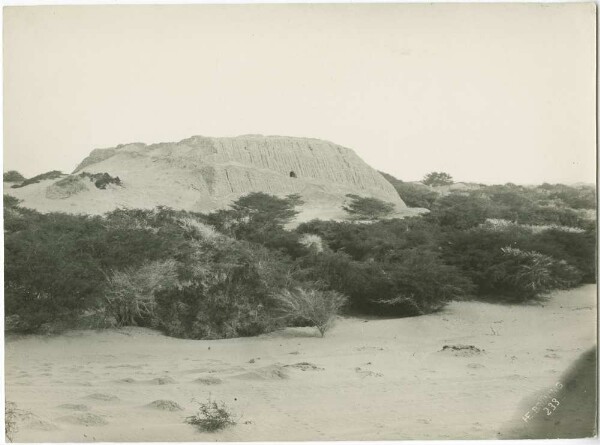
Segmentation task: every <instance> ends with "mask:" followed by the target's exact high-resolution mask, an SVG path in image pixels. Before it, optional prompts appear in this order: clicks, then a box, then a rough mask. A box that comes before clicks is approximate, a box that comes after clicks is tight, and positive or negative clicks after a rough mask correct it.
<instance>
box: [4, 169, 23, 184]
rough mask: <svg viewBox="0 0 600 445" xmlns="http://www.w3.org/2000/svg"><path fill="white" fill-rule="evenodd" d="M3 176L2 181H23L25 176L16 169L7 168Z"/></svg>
mask: <svg viewBox="0 0 600 445" xmlns="http://www.w3.org/2000/svg"><path fill="white" fill-rule="evenodd" d="M3 178H4V179H3V181H4V182H23V181H25V179H26V178H25V176H23V175H22V174H21V173H19V172H18V171H16V170H9V171H7V172H4V176H3Z"/></svg>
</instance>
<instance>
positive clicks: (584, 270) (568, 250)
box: [524, 229, 597, 283]
mask: <svg viewBox="0 0 600 445" xmlns="http://www.w3.org/2000/svg"><path fill="white" fill-rule="evenodd" d="M524 244H525V245H526V247H527V248H528V249H531V250H535V251H538V252H540V253H543V254H545V255H549V256H551V257H553V258H556V259H558V260H564V261H566V262H567V263H568V264H570V265H571V266H574V267H575V268H577V269H578V270H579V271H580V272H581V274H582V277H581V279H582V281H583V282H584V283H595V282H596V272H597V263H596V232H595V230H586V231H584V232H580V233H576V232H565V231H563V230H557V229H550V230H545V231H543V232H541V233H539V234H536V235H535V236H533V237H531V239H530V240H528V242H527V243H524Z"/></svg>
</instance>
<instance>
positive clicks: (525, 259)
mask: <svg viewBox="0 0 600 445" xmlns="http://www.w3.org/2000/svg"><path fill="white" fill-rule="evenodd" d="M500 250H501V256H502V259H501V260H500V261H499V262H498V263H497V264H495V265H494V266H493V267H492V268H491V269H490V270H489V279H490V285H491V287H492V288H493V291H494V293H496V294H500V295H502V296H503V297H506V298H507V299H509V300H512V301H528V300H531V299H534V298H536V297H538V296H540V295H543V294H544V293H546V292H548V291H551V290H553V289H564V288H568V287H572V286H574V285H576V284H577V283H579V282H580V280H581V274H580V273H579V271H577V269H575V268H574V267H572V266H570V265H568V264H567V263H566V261H556V260H555V259H553V258H551V257H549V256H547V255H542V254H541V253H539V252H533V251H524V250H521V249H517V248H514V247H505V248H502V249H500Z"/></svg>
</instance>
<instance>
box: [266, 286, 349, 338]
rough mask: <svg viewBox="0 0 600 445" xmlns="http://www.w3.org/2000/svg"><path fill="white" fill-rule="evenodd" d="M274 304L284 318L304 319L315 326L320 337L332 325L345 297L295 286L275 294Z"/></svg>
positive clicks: (330, 292) (332, 292) (336, 293)
mask: <svg viewBox="0 0 600 445" xmlns="http://www.w3.org/2000/svg"><path fill="white" fill-rule="evenodd" d="M274 297H275V305H276V306H277V307H278V311H279V312H280V313H281V314H282V315H281V316H282V317H284V318H285V319H286V320H297V319H300V321H305V322H307V323H309V324H310V325H311V326H314V327H316V328H317V330H318V331H319V333H320V334H321V337H323V336H324V335H325V332H327V331H328V330H329V328H331V326H333V323H334V321H335V317H336V316H337V314H338V312H339V310H340V309H341V308H342V306H343V305H344V304H345V303H346V300H347V297H346V296H344V295H341V294H340V293H338V292H335V291H321V290H315V289H303V288H300V287H298V288H296V289H293V290H288V289H283V290H281V291H280V292H279V293H277V294H276V295H275V296H274Z"/></svg>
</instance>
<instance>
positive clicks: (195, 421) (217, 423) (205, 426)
mask: <svg viewBox="0 0 600 445" xmlns="http://www.w3.org/2000/svg"><path fill="white" fill-rule="evenodd" d="M197 403H198V412H197V413H196V414H194V415H193V416H189V417H186V419H185V422H186V423H189V424H190V425H194V426H196V427H197V428H198V429H199V430H200V431H205V432H209V433H212V432H215V431H219V430H222V429H224V428H226V427H228V426H231V425H235V424H236V423H237V422H236V420H235V419H234V416H233V413H232V412H231V410H230V409H229V408H228V407H227V406H226V405H225V403H224V402H220V403H217V402H216V401H214V400H212V399H211V398H210V396H209V398H208V400H207V401H206V402H197Z"/></svg>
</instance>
